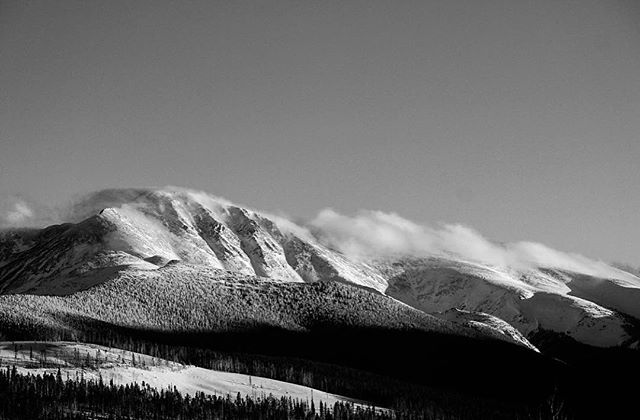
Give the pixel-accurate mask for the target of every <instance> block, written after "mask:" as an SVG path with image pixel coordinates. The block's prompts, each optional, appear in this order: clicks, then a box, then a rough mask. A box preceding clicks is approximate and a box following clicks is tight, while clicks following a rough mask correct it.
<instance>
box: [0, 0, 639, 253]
mask: <svg viewBox="0 0 640 420" xmlns="http://www.w3.org/2000/svg"><path fill="white" fill-rule="evenodd" d="M162 185H179V186H185V187H191V188H196V189H202V190H206V191H209V192H211V193H214V194H216V195H220V196H223V197H226V198H228V199H230V200H232V201H236V202H239V203H243V204H248V205H250V206H252V207H255V208H260V209H264V210H269V211H276V210H283V211H285V212H286V213H288V214H290V215H292V216H295V217H302V218H311V217H313V216H314V215H315V214H316V212H317V211H318V210H319V209H321V208H324V207H332V208H334V209H336V210H337V211H340V212H343V213H347V214H349V213H353V212H355V211H357V210H358V209H362V208H364V209H379V210H384V211H395V212H397V213H399V214H400V215H402V216H404V217H407V218H409V219H412V220H414V221H417V222H425V223H437V222H440V221H443V222H451V223H454V222H460V223H464V224H467V225H470V226H473V227H474V228H476V229H478V230H479V231H480V232H482V233H483V234H484V235H486V236H487V237H490V238H493V239H496V240H501V241H513V240H533V241H539V242H542V243H545V244H547V245H550V246H552V247H556V248H559V249H562V250H565V251H575V252H580V253H583V254H585V255H588V256H591V257H598V258H603V259H609V260H611V259H615V260H621V261H627V262H631V263H634V264H638V263H640V2H638V1H636V0H628V1H617V0H610V1H591V0H578V1H561V0H554V1H551V0H549V1H544V0H535V1H534V0H531V1H524V0H523V1H517V0H504V1H482V0H469V1H455V0H442V1H426V0H421V1H415V2H414V1H404V0H399V1H375V0H363V1H349V0H342V1H331V0H328V1H319V0H296V1H257V0H254V1H236V0H234V1H175V2H168V1H166V2H164V1H149V2H145V1H129V0H127V1H114V0H108V1H107V0H105V1H43V2H40V1H26V0H18V1H6V0H0V197H2V198H0V199H4V198H5V197H8V196H9V195H11V194H18V195H24V196H26V197H29V198H31V199H33V200H36V201H41V202H45V203H50V202H57V201H60V200H63V199H66V198H67V197H68V196H69V195H70V194H73V193H77V192H83V191H90V190H95V189H100V188H105V187H127V186H162Z"/></svg>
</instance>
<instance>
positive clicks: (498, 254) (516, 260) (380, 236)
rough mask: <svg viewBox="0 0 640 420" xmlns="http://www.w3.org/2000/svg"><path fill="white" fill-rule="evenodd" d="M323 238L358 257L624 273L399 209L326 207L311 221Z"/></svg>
mask: <svg viewBox="0 0 640 420" xmlns="http://www.w3.org/2000/svg"><path fill="white" fill-rule="evenodd" d="M310 226H311V228H312V229H313V231H314V233H315V234H316V236H318V238H319V239H320V240H321V241H323V242H325V243H326V244H328V245H329V246H331V247H333V248H335V249H338V250H339V251H341V252H343V253H345V254H348V255H350V256H353V257H389V256H397V255H411V256H419V257H420V256H431V255H449V256H457V257H461V258H464V259H467V260H472V261H477V262H481V263H485V264H489V265H493V266H499V267H512V268H518V269H527V268H536V267H546V268H557V269H563V270H567V271H574V272H579V273H583V274H588V275H594V276H609V277H619V276H620V275H622V273H621V272H620V271H619V270H617V269H615V268H613V267H611V266H610V265H608V264H606V263H604V262H601V261H594V260H591V259H589V258H587V257H584V256H582V255H579V254H573V253H565V252H561V251H557V250H554V249H552V248H549V247H547V246H545V245H542V244H539V243H535V242H513V243H507V244H498V243H495V242H492V241H490V240H488V239H486V238H485V237H483V236H482V235H481V234H480V233H479V232H477V231H476V230H474V229H473V228H470V227H468V226H464V225H460V224H444V225H441V226H439V227H436V228H434V227H432V226H428V225H420V224H417V223H414V222H412V221H410V220H407V219H405V218H403V217H401V216H398V215H397V214H395V213H384V212H381V211H369V210H362V211H359V212H358V213H357V214H356V215H355V216H347V215H342V214H339V213H337V212H336V211H334V210H332V209H325V210H322V211H320V212H319V213H318V215H317V216H316V217H315V218H314V219H313V220H312V221H311V222H310Z"/></svg>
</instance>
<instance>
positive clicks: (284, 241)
mask: <svg viewBox="0 0 640 420" xmlns="http://www.w3.org/2000/svg"><path fill="white" fill-rule="evenodd" d="M68 220H69V223H64V224H60V225H55V226H50V227H47V228H44V229H40V230H38V229H14V230H6V231H4V232H2V234H1V235H0V293H2V294H5V295H15V294H28V295H57V296H76V295H77V294H78V293H79V292H82V291H84V290H87V289H91V288H92V287H95V286H98V285H102V284H105V285H108V284H109V282H114V281H122V279H123V278H127V279H130V278H137V279H147V278H150V277H154V276H156V277H158V276H159V278H162V279H165V278H166V276H169V277H170V278H171V279H175V278H180V277H182V278H184V279H187V278H189V279H190V278H193V277H197V276H198V273H202V274H201V275H202V276H203V277H204V278H211V279H215V278H228V277H229V276H230V275H233V276H240V277H238V278H244V277H243V276H248V277H253V278H256V279H269V280H271V281H272V283H269V284H277V286H273V287H286V286H285V285H284V284H280V283H301V284H302V283H315V282H338V283H344V284H350V285H354V286H357V287H363V288H365V289H366V290H370V291H372V292H376V293H382V294H384V295H386V296H389V297H391V298H393V299H396V300H398V301H400V302H403V303H404V304H406V305H409V306H410V307H412V308H415V309H417V310H419V311H421V312H422V313H426V314H433V315H435V317H436V318H438V319H442V320H445V321H446V322H447V323H448V324H455V325H457V326H458V327H459V328H462V329H475V331H476V332H477V331H484V333H485V334H488V335H492V336H494V337H499V338H501V339H504V340H507V341H511V342H516V343H520V344H522V345H524V346H530V347H532V346H531V344H530V343H529V342H528V341H527V338H526V337H532V336H535V334H536V333H537V332H540V331H553V332H555V333H558V334H561V335H564V336H567V337H570V338H572V339H574V340H577V341H578V342H581V343H585V344H588V345H591V346H598V347H614V346H632V345H636V344H637V340H638V335H637V333H636V332H635V331H636V320H637V319H640V309H638V308H640V306H638V305H637V302H640V279H638V278H637V277H635V276H634V275H632V274H630V273H627V272H625V271H623V270H619V269H614V268H613V267H611V270H610V273H612V275H611V276H609V277H599V276H594V275H592V273H580V272H571V271H567V270H561V269H558V268H557V267H544V266H538V267H527V268H521V267H519V268H516V267H498V266H494V265H489V264H486V263H482V262H478V261H470V260H468V259H465V258H462V257H459V256H455V255H429V256H423V257H409V256H396V257H393V258H362V257H360V258H352V257H350V256H348V255H345V254H343V253H341V252H339V251H337V250H335V249H333V248H332V247H331V246H329V245H328V244H327V243H326V242H325V241H323V239H322V235H321V232H317V231H315V230H314V229H311V228H307V227H306V226H301V225H298V224H295V223H293V222H291V221H289V220H287V219H285V218H282V217H277V216H273V215H268V214H266V213H262V212H259V211H255V210H251V209H248V208H244V207H240V206H237V205H234V204H232V203H230V202H228V201H226V200H223V199H219V198H216V197H213V196H210V195H207V194H204V193H200V192H195V191H191V190H185V189H178V188H164V189H124V190H104V191H99V192H96V193H93V194H90V195H88V196H86V197H85V198H84V199H82V200H80V201H79V202H78V203H76V204H75V206H74V207H73V211H71V212H70V213H69V216H68ZM319 233H320V234H319ZM212 270H213V271H212ZM212 273H213V274H212ZM248 277H247V278H248ZM139 281H141V282H142V281H145V280H139ZM185 281H186V280H185ZM211 281H212V282H213V280H211ZM260 281H262V280H260ZM274 281H275V282H276V283H273V282H274ZM172 284H173V283H172ZM176 284H177V283H176ZM265 284H266V283H265ZM91 290H92V289H91ZM97 290H102V289H97ZM195 298H197V297H195V296H194V299H195ZM3 299H7V298H3ZM10 299H18V298H17V297H12V298H10ZM63 301H64V302H67V301H65V300H63ZM16 302H18V301H16ZM20 302H22V301H20ZM46 302H49V301H48V300H47V301H46ZM1 303H2V301H1V300H0V304H1ZM16 304H17V303H16ZM47 305H48V303H47ZM436 318H434V319H436ZM465 331H466V330H465Z"/></svg>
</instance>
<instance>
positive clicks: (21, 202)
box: [0, 196, 42, 228]
mask: <svg viewBox="0 0 640 420" xmlns="http://www.w3.org/2000/svg"><path fill="white" fill-rule="evenodd" d="M41 216H42V214H41V211H40V206H37V205H35V204H33V203H31V202H29V201H27V200H26V199H24V198H22V197H19V196H9V197H7V198H4V199H2V200H1V201H0V228H12V227H33V226H36V225H38V223H39V219H40V218H41Z"/></svg>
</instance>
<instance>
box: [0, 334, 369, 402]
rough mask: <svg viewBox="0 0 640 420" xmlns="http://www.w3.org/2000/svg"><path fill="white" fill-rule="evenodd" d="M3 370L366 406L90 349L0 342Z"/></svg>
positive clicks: (185, 390)
mask: <svg viewBox="0 0 640 420" xmlns="http://www.w3.org/2000/svg"><path fill="white" fill-rule="evenodd" d="M16 349H17V352H16V351H15V350H16ZM43 350H44V351H43ZM45 360H46V367H42V365H41V362H42V361H45ZM0 366H3V367H6V366H16V368H17V370H18V372H19V373H23V374H33V375H38V374H40V375H41V374H43V373H52V374H54V375H55V374H57V372H58V369H60V372H61V374H62V378H63V379H66V378H71V379H75V378H80V377H84V379H85V380H96V381H98V380H99V379H100V378H102V380H103V381H104V382H105V383H109V381H111V380H113V382H114V384H116V385H126V384H134V383H137V384H139V385H142V383H143V382H144V384H147V385H149V386H150V387H152V388H156V389H158V390H161V389H167V388H170V389H173V388H174V387H175V388H176V389H177V390H178V391H179V392H180V393H181V394H183V395H184V394H189V395H192V396H193V395H195V394H196V393H197V392H203V393H205V394H209V395H218V396H226V395H231V396H232V397H235V396H236V395H237V394H238V393H240V395H242V396H243V397H245V396H249V397H251V398H264V397H268V396H269V395H272V396H274V397H276V398H280V397H291V398H292V399H299V400H303V401H309V402H311V400H313V401H314V402H315V404H318V403H319V402H320V401H322V402H323V403H326V404H330V405H333V404H334V403H336V402H350V403H354V404H355V405H360V406H364V407H366V406H368V404H367V403H365V402H363V401H360V400H355V399H352V398H348V397H344V396H340V395H335V394H331V393H327V392H324V391H320V390H318V389H314V388H310V387H306V386H302V385H297V384H292V383H289V382H283V381H278V380H275V379H269V378H263V377H259V376H249V375H244V374H240V373H232V372H223V371H217V370H210V369H204V368H200V367H196V366H189V365H183V364H180V363H175V362H170V361H167V360H164V359H158V358H154V357H151V356H148V355H144V354H141V353H134V352H130V351H124V350H120V349H115V348H109V347H104V346H99V345H95V344H86V343H72V342H41V341H40V342H38V341H35V342H34V341H20V342H0Z"/></svg>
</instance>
